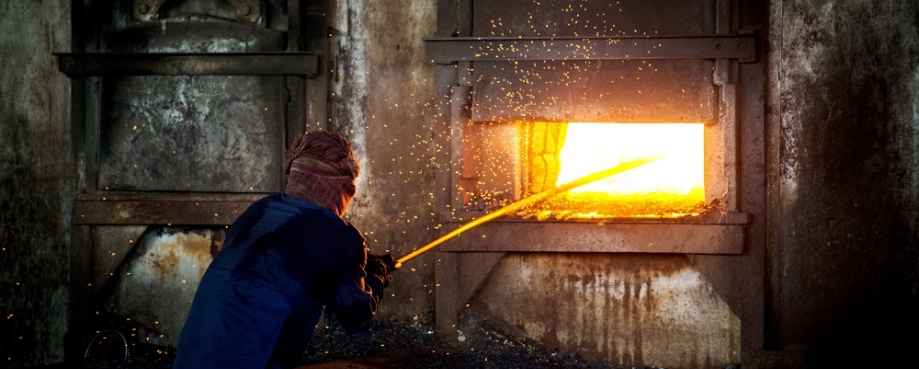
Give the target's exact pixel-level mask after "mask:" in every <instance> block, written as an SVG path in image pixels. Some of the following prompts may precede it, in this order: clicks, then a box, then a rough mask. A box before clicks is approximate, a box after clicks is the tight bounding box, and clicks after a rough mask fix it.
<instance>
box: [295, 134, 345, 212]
mask: <svg viewBox="0 0 919 369" xmlns="http://www.w3.org/2000/svg"><path fill="white" fill-rule="evenodd" d="M360 171H361V168H360V166H358V164H357V162H356V161H355V160H354V152H352V151H351V143H350V142H348V140H346V139H345V138H344V137H342V136H341V135H340V134H338V133H332V132H326V131H317V132H313V133H304V134H302V135H300V136H299V137H297V139H296V140H294V143H293V144H292V145H291V147H290V149H289V150H287V152H286V153H285V154H284V173H286V174H287V188H285V189H284V193H286V194H288V195H291V196H294V197H297V198H300V199H304V200H307V201H310V202H313V203H315V204H317V205H319V206H323V207H325V208H328V209H329V210H332V211H333V212H335V213H336V214H338V216H342V215H343V214H344V213H345V210H347V209H348V203H349V202H351V198H352V197H354V193H355V191H356V188H355V185H354V180H355V179H356V178H357V175H358V174H359V173H360Z"/></svg>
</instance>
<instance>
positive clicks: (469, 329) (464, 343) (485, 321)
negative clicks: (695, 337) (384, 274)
mask: <svg viewBox="0 0 919 369" xmlns="http://www.w3.org/2000/svg"><path fill="white" fill-rule="evenodd" d="M459 323H460V324H459V327H460V329H459V332H458V333H459V341H460V342H459V345H458V346H457V347H453V348H450V347H447V345H445V344H444V342H443V341H441V340H440V339H438V337H437V335H435V334H434V318H433V314H424V315H421V316H416V317H414V318H413V319H411V320H409V321H376V320H375V321H372V322H371V323H370V324H369V327H368V328H369V330H368V331H367V332H366V333H365V334H363V335H358V336H357V337H355V336H349V335H348V334H347V333H345V332H344V330H342V329H341V328H340V326H338V324H337V323H336V322H335V321H334V318H332V317H329V318H328V319H327V322H326V324H325V325H324V326H323V327H320V329H318V330H317V332H316V333H315V334H314V335H313V339H312V340H311V342H310V345H309V347H308V348H307V350H306V352H305V354H304V356H303V357H302V358H301V363H300V365H301V366H306V368H310V367H316V368H320V369H321V368H324V366H322V365H318V364H321V363H329V362H337V361H347V362H349V363H353V364H355V365H354V367H364V368H379V369H388V368H400V369H401V368H405V369H422V368H423V369H428V368H432V369H433V368H507V369H537V368H571V369H619V368H620V367H617V366H615V365H613V364H610V363H606V362H601V361H588V360H585V359H584V358H582V357H581V356H580V355H578V354H577V353H576V352H568V351H559V350H555V349H551V348H549V347H546V346H544V345H541V344H540V343H538V342H536V341H534V340H532V339H529V338H527V337H525V336H524V335H522V334H521V333H520V332H519V331H516V330H515V329H514V328H513V327H510V326H508V325H507V324H502V323H501V322H500V321H498V320H496V319H491V318H489V317H488V316H487V315H486V314H483V313H481V312H480V311H477V310H475V309H467V310H466V311H464V313H463V314H462V315H461V316H460V322H459ZM325 367H328V368H333V366H325Z"/></svg>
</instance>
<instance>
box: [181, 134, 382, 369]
mask: <svg viewBox="0 0 919 369" xmlns="http://www.w3.org/2000/svg"><path fill="white" fill-rule="evenodd" d="M284 159H285V160H284V161H285V173H287V187H286V189H285V190H284V192H283V193H277V194H273V195H270V196H267V197H265V198H263V199H261V200H258V201H256V202H255V203H253V204H252V205H251V206H249V208H248V209H247V210H246V211H245V212H244V213H243V214H242V215H240V216H239V218H238V219H236V221H235V222H234V223H233V225H232V226H230V228H229V231H228V233H227V237H226V240H225V241H224V243H223V247H222V248H221V249H220V251H219V252H218V253H217V256H216V257H214V260H213V261H212V262H211V264H210V266H208V269H207V271H206V272H205V274H204V277H203V278H202V279H201V284H200V286H199V287H198V291H197V293H196V294H195V298H194V301H193V302H192V307H191V311H190V312H189V315H188V319H187V320H186V321H185V325H184V327H183V328H182V332H181V334H180V335H179V344H178V347H177V349H176V360H175V363H174V368H176V369H182V368H290V367H293V366H294V365H295V364H296V361H297V359H298V358H300V356H301V354H302V353H303V350H304V349H305V347H306V344H307V341H308V340H309V338H310V336H311V335H312V333H313V329H314V328H315V326H316V323H317V322H318V320H319V316H320V314H321V313H322V310H323V306H325V307H326V308H327V309H328V310H327V312H328V313H332V314H335V315H336V317H337V318H338V321H339V322H340V323H341V324H342V326H343V327H344V328H345V329H346V330H347V331H349V332H357V331H360V330H361V328H362V327H364V325H365V324H366V323H367V322H368V321H369V320H370V319H371V318H373V316H374V315H375V314H376V310H377V306H378V304H379V302H380V299H381V298H382V292H383V289H384V288H385V287H386V286H387V285H388V284H389V282H390V280H391V278H392V277H391V276H390V271H391V270H392V269H393V268H394V266H395V260H393V258H392V256H391V255H389V254H387V255H384V256H382V257H378V256H374V255H368V254H367V251H366V247H365V246H364V238H363V236H361V234H360V232H359V231H358V230H357V229H355V228H354V227H353V226H351V224H349V223H347V222H345V221H344V220H342V218H341V216H342V214H344V213H345V210H347V208H348V203H349V202H350V201H351V198H352V197H353V196H354V193H355V185H354V180H355V178H357V175H358V172H359V171H360V168H359V166H358V164H357V162H356V161H355V160H354V154H353V152H352V151H351V144H350V143H349V142H348V141H347V140H345V139H344V138H343V137H342V136H341V135H338V134H336V133H329V132H322V131H320V132H313V133H307V134H303V135H301V136H300V137H298V138H297V139H296V141H295V142H294V143H293V145H292V147H291V148H290V150H288V151H287V153H286V154H285V155H284Z"/></svg>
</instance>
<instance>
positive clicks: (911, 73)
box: [772, 1, 919, 365]
mask: <svg viewBox="0 0 919 369" xmlns="http://www.w3.org/2000/svg"><path fill="white" fill-rule="evenodd" d="M773 7H774V9H773V14H777V15H779V16H780V18H777V19H774V21H775V22H776V25H775V26H774V27H773V28H774V29H780V30H781V32H782V33H781V34H780V35H775V36H774V37H777V39H775V40H776V47H777V51H778V52H779V55H778V56H777V60H776V62H777V63H778V65H777V66H775V67H776V68H777V75H775V76H774V78H776V80H774V83H777V84H778V85H779V86H780V87H779V89H778V93H779V94H780V95H779V96H777V97H776V98H777V101H778V102H779V103H780V106H779V107H780V109H781V110H780V113H781V115H780V116H779V117H778V119H780V124H781V125H780V129H781V131H780V133H779V135H780V139H781V147H780V158H779V160H780V162H779V167H778V169H779V170H780V191H781V204H777V205H778V206H781V220H780V223H779V224H778V225H777V226H778V227H779V228H780V231H779V237H780V239H779V240H778V241H779V242H778V244H777V245H778V248H779V249H778V250H774V255H777V256H776V258H775V260H776V265H775V270H776V271H777V273H778V279H777V280H778V281H779V285H778V286H774V287H775V290H776V291H777V292H776V293H775V294H774V295H773V296H772V299H773V304H774V305H775V306H780V308H778V309H777V311H775V313H776V314H777V315H778V316H779V321H780V322H779V323H778V324H776V326H777V327H778V329H779V332H778V336H779V337H780V339H781V341H782V342H783V343H787V344H791V343H799V344H811V345H810V347H809V354H808V355H810V356H811V359H812V360H814V361H817V362H822V363H827V362H833V361H834V360H838V361H839V362H840V363H847V364H850V365H851V364H852V363H853V360H855V359H864V361H865V362H866V363H875V364H877V363H881V362H884V361H888V360H889V361H895V362H902V361H903V360H910V361H913V362H916V361H919V360H917V357H916V355H915V354H907V352H910V351H912V350H911V349H906V348H909V347H913V348H914V347H917V342H919V337H917V335H919V333H917V327H919V324H917V323H919V304H917V299H919V27H917V24H919V3H916V2H912V1H906V2H877V1H776V2H775V3H774V4H773ZM907 355H912V357H908V356H907Z"/></svg>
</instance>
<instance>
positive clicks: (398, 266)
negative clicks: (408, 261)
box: [396, 261, 402, 269]
mask: <svg viewBox="0 0 919 369" xmlns="http://www.w3.org/2000/svg"><path fill="white" fill-rule="evenodd" d="M401 268H402V263H400V262H398V261H397V262H396V269H401Z"/></svg>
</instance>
